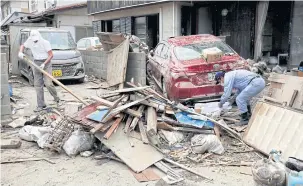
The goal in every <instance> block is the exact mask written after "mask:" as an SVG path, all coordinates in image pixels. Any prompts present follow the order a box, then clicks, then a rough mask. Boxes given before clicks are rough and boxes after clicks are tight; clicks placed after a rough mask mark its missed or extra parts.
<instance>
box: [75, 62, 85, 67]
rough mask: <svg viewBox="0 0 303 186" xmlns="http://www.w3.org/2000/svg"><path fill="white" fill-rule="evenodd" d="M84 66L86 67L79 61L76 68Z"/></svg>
mask: <svg viewBox="0 0 303 186" xmlns="http://www.w3.org/2000/svg"><path fill="white" fill-rule="evenodd" d="M83 67H84V64H83V62H79V63H78V64H77V65H76V68H83Z"/></svg>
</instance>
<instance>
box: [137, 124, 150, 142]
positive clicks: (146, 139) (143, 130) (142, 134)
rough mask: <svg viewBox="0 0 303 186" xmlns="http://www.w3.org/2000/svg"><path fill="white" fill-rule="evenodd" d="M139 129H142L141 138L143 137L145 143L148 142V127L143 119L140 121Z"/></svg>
mask: <svg viewBox="0 0 303 186" xmlns="http://www.w3.org/2000/svg"><path fill="white" fill-rule="evenodd" d="M139 130H140V134H141V139H142V141H143V143H145V144H148V138H147V134H146V129H145V127H144V125H143V122H142V121H139Z"/></svg>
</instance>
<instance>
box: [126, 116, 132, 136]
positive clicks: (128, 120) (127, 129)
mask: <svg viewBox="0 0 303 186" xmlns="http://www.w3.org/2000/svg"><path fill="white" fill-rule="evenodd" d="M132 120H133V116H131V115H129V116H128V118H127V120H126V123H125V127H124V133H127V131H129V127H130V124H131V123H132Z"/></svg>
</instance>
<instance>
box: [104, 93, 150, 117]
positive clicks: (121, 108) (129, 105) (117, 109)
mask: <svg viewBox="0 0 303 186" xmlns="http://www.w3.org/2000/svg"><path fill="white" fill-rule="evenodd" d="M150 97H151V96H146V97H145V98H142V99H139V100H136V101H133V102H130V103H128V104H125V105H121V106H120V107H117V108H115V109H113V110H112V112H111V113H110V114H109V115H108V118H110V117H111V116H114V115H116V114H118V113H120V112H122V111H123V110H125V109H127V108H128V107H131V106H134V105H137V104H138V103H140V102H141V101H144V100H146V99H148V98H150ZM105 121H107V119H106V118H105Z"/></svg>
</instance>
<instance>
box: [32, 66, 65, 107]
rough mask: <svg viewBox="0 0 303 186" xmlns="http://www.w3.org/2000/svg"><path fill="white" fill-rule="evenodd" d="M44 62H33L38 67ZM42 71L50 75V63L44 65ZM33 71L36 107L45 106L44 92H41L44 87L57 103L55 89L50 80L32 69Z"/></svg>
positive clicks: (57, 98)
mask: <svg viewBox="0 0 303 186" xmlns="http://www.w3.org/2000/svg"><path fill="white" fill-rule="evenodd" d="M44 61H45V60H35V61H34V62H35V64H36V65H38V66H40V65H41V64H42V63H44ZM44 70H45V71H46V72H47V73H49V74H52V65H51V62H49V63H47V64H46V65H45V67H44ZM33 71H34V85H35V89H36V94H37V104H38V107H45V106H46V104H45V100H44V90H43V87H44V85H45V86H46V88H47V90H48V91H49V93H50V94H51V95H52V96H53V97H54V100H55V101H56V102H57V101H59V97H58V95H57V91H56V88H55V86H54V84H53V82H52V80H51V79H50V78H49V77H47V76H45V75H43V74H42V73H41V72H40V71H39V70H37V69H36V68H34V69H33Z"/></svg>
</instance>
